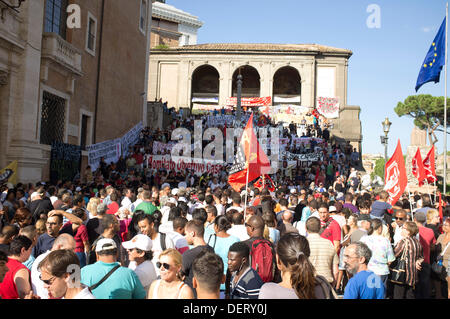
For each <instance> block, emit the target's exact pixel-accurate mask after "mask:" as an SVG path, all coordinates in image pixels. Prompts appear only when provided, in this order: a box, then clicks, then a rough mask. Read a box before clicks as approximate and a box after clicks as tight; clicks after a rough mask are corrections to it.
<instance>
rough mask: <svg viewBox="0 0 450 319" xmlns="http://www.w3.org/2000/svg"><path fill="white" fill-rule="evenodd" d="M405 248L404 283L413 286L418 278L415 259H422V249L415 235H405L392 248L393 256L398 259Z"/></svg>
mask: <svg viewBox="0 0 450 319" xmlns="http://www.w3.org/2000/svg"><path fill="white" fill-rule="evenodd" d="M405 249H406V255H405V260H406V284H407V285H408V286H411V287H415V285H416V283H417V282H418V280H419V276H418V270H417V268H416V261H417V260H420V259H422V260H423V250H422V246H421V245H420V242H419V240H418V239H417V238H416V237H406V238H403V239H402V240H400V241H399V242H398V244H397V245H396V246H395V248H394V253H395V257H396V258H398V259H400V258H401V257H402V254H403V251H404V250H405Z"/></svg>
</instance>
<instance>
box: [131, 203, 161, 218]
mask: <svg viewBox="0 0 450 319" xmlns="http://www.w3.org/2000/svg"><path fill="white" fill-rule="evenodd" d="M137 210H142V211H144V213H146V214H148V215H152V214H153V213H154V212H155V210H156V206H155V205H153V204H152V203H150V202H145V201H144V202H142V203H140V204H139V205H137V206H136V208H135V211H137Z"/></svg>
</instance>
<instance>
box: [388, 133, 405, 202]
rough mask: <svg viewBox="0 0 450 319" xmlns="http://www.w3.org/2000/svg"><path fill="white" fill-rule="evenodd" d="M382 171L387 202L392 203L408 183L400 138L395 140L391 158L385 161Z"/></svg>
mask: <svg viewBox="0 0 450 319" xmlns="http://www.w3.org/2000/svg"><path fill="white" fill-rule="evenodd" d="M384 172H385V173H384V180H385V183H386V184H385V186H384V190H386V191H387V192H388V193H389V199H388V203H389V204H391V205H394V204H395V203H396V202H397V200H398V199H399V198H400V196H402V194H403V192H404V191H405V188H406V185H407V184H408V178H407V176H406V168H405V161H404V160H403V153H402V147H401V145H400V140H398V142H397V147H396V148H395V152H394V154H393V155H392V157H391V159H390V160H389V161H387V163H386V166H385V169H384Z"/></svg>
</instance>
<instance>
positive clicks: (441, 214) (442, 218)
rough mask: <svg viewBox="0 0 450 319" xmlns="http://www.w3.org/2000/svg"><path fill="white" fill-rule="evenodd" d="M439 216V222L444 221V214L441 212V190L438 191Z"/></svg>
mask: <svg viewBox="0 0 450 319" xmlns="http://www.w3.org/2000/svg"><path fill="white" fill-rule="evenodd" d="M439 217H440V219H441V223H442V222H443V221H444V214H443V212H442V196H441V192H439Z"/></svg>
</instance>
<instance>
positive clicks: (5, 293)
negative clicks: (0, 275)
mask: <svg viewBox="0 0 450 319" xmlns="http://www.w3.org/2000/svg"><path fill="white" fill-rule="evenodd" d="M6 267H8V269H9V270H8V272H7V273H6V275H5V278H4V279H3V281H2V282H1V283H0V297H1V298H2V299H18V298H19V294H18V293H17V287H16V283H15V282H14V277H15V276H16V274H17V272H18V271H19V270H21V269H26V270H27V271H28V275H30V271H29V270H28V268H27V267H25V266H24V265H23V264H22V263H21V262H20V261H18V260H15V259H12V258H9V257H8V262H7V263H6Z"/></svg>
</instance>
